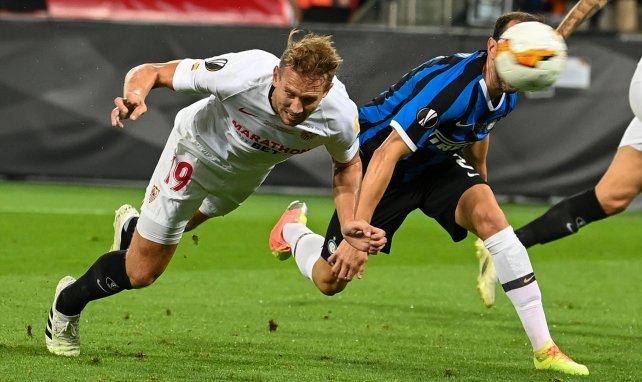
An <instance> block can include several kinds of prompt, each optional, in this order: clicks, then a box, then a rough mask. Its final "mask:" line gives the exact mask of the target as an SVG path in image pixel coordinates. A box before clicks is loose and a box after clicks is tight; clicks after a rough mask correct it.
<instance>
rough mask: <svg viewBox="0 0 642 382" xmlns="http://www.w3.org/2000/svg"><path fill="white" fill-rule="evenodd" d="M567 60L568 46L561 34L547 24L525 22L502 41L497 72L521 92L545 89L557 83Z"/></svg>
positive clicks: (499, 44)
mask: <svg viewBox="0 0 642 382" xmlns="http://www.w3.org/2000/svg"><path fill="white" fill-rule="evenodd" d="M566 57H567V53H566V43H565V42H564V38H563V37H562V36H561V35H560V34H559V33H557V32H556V31H555V30H554V29H553V28H551V27H550V26H548V25H546V24H543V23H540V22H537V21H524V22H521V23H518V24H515V25H513V26H512V27H510V28H508V29H507V30H506V31H504V33H503V34H502V36H501V37H500V38H499V41H498V42H497V55H496V56H495V69H496V70H497V74H498V75H499V77H500V78H501V79H502V80H503V81H504V82H507V83H508V84H509V85H511V86H513V87H514V88H516V89H518V90H522V91H538V90H544V89H546V88H548V87H549V86H551V85H553V83H554V82H555V80H557V77H559V75H560V73H561V72H562V70H563V69H564V65H565V64H566Z"/></svg>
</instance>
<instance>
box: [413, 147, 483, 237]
mask: <svg viewBox="0 0 642 382" xmlns="http://www.w3.org/2000/svg"><path fill="white" fill-rule="evenodd" d="M471 169H472V167H471V166H469V165H467V164H466V162H465V160H464V159H463V158H461V157H460V156H458V155H455V156H453V157H452V158H450V160H449V161H447V162H446V163H444V164H443V165H441V166H440V167H438V168H436V169H435V170H434V171H433V172H432V173H431V174H430V176H429V177H428V178H429V179H431V182H432V183H431V184H429V185H427V186H426V189H425V193H424V196H423V202H422V206H421V211H422V212H423V213H424V214H426V215H428V216H430V217H432V218H434V219H435V220H436V221H437V222H438V223H439V225H441V226H442V228H444V229H445V230H446V232H448V234H449V235H450V237H451V238H452V240H453V241H455V242H457V241H461V240H463V239H464V238H466V236H467V235H468V231H472V232H476V231H475V230H474V229H473V225H472V224H469V223H468V220H469V219H467V218H466V219H464V217H462V216H461V210H464V209H465V210H467V208H462V205H463V203H465V201H466V198H464V197H463V196H464V195H465V194H466V193H468V192H469V190H471V189H476V187H480V186H483V187H485V188H487V189H489V190H490V188H489V187H488V185H487V184H486V182H485V181H484V179H482V177H481V176H479V174H477V173H476V172H474V171H471ZM462 198H463V200H462Z"/></svg>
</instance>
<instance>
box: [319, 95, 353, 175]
mask: <svg viewBox="0 0 642 382" xmlns="http://www.w3.org/2000/svg"><path fill="white" fill-rule="evenodd" d="M339 128H340V130H339V133H338V134H336V135H334V136H333V137H332V139H331V140H330V141H329V142H328V143H326V145H325V147H326V150H328V153H329V154H330V156H331V157H332V159H334V160H335V161H337V162H339V163H347V162H349V161H350V160H351V159H352V158H354V156H355V155H357V153H358V152H359V137H358V134H359V119H358V118H357V114H356V107H355V113H354V119H353V122H352V123H349V121H345V122H343V127H341V126H339Z"/></svg>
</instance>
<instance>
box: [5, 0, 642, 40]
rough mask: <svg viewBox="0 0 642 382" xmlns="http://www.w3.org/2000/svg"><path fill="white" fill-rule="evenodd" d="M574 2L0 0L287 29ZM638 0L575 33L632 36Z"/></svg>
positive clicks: (434, 19) (86, 12)
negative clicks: (307, 25)
mask: <svg viewBox="0 0 642 382" xmlns="http://www.w3.org/2000/svg"><path fill="white" fill-rule="evenodd" d="M576 2H577V0H0V13H3V14H6V13H32V14H34V15H38V16H44V17H51V18H57V19H91V20H116V21H142V22H166V23H203V24H255V25H261V24H262V25H277V26H292V25H296V24H297V23H350V24H353V25H356V24H359V25H378V26H386V27H389V28H397V27H411V28H413V27H417V28H421V27H436V28H439V29H440V30H447V29H449V28H460V27H461V28H477V27H478V28H489V27H492V25H493V23H494V21H495V19H496V18H497V16H499V15H500V14H502V13H504V12H507V11H511V10H522V11H526V12H531V13H537V14H541V15H544V16H545V18H546V20H547V22H548V23H549V24H551V25H553V26H556V25H557V24H558V23H559V22H560V21H561V20H562V19H563V17H564V15H565V14H566V12H568V11H569V10H570V9H571V8H572V7H573V5H574V4H575V3H576ZM641 4H642V0H610V1H609V3H608V4H607V6H606V7H605V8H604V9H603V10H602V11H600V12H599V13H597V14H596V15H594V17H592V18H591V19H590V20H589V21H588V22H587V23H585V24H584V25H582V27H581V29H580V31H581V30H585V31H586V30H590V31H596V32H621V33H637V32H639V31H640V21H641V20H642V6H641Z"/></svg>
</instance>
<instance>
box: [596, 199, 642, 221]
mask: <svg viewBox="0 0 642 382" xmlns="http://www.w3.org/2000/svg"><path fill="white" fill-rule="evenodd" d="M636 195H637V194H634V193H630V194H628V193H621V194H617V195H609V196H608V197H605V198H603V199H602V200H600V201H599V202H600V205H601V206H602V209H603V210H604V213H606V214H607V215H609V216H610V215H615V214H618V213H620V212H622V211H624V210H626V209H627V207H628V206H629V205H630V204H631V202H632V201H633V199H634V198H635V196H636Z"/></svg>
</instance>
